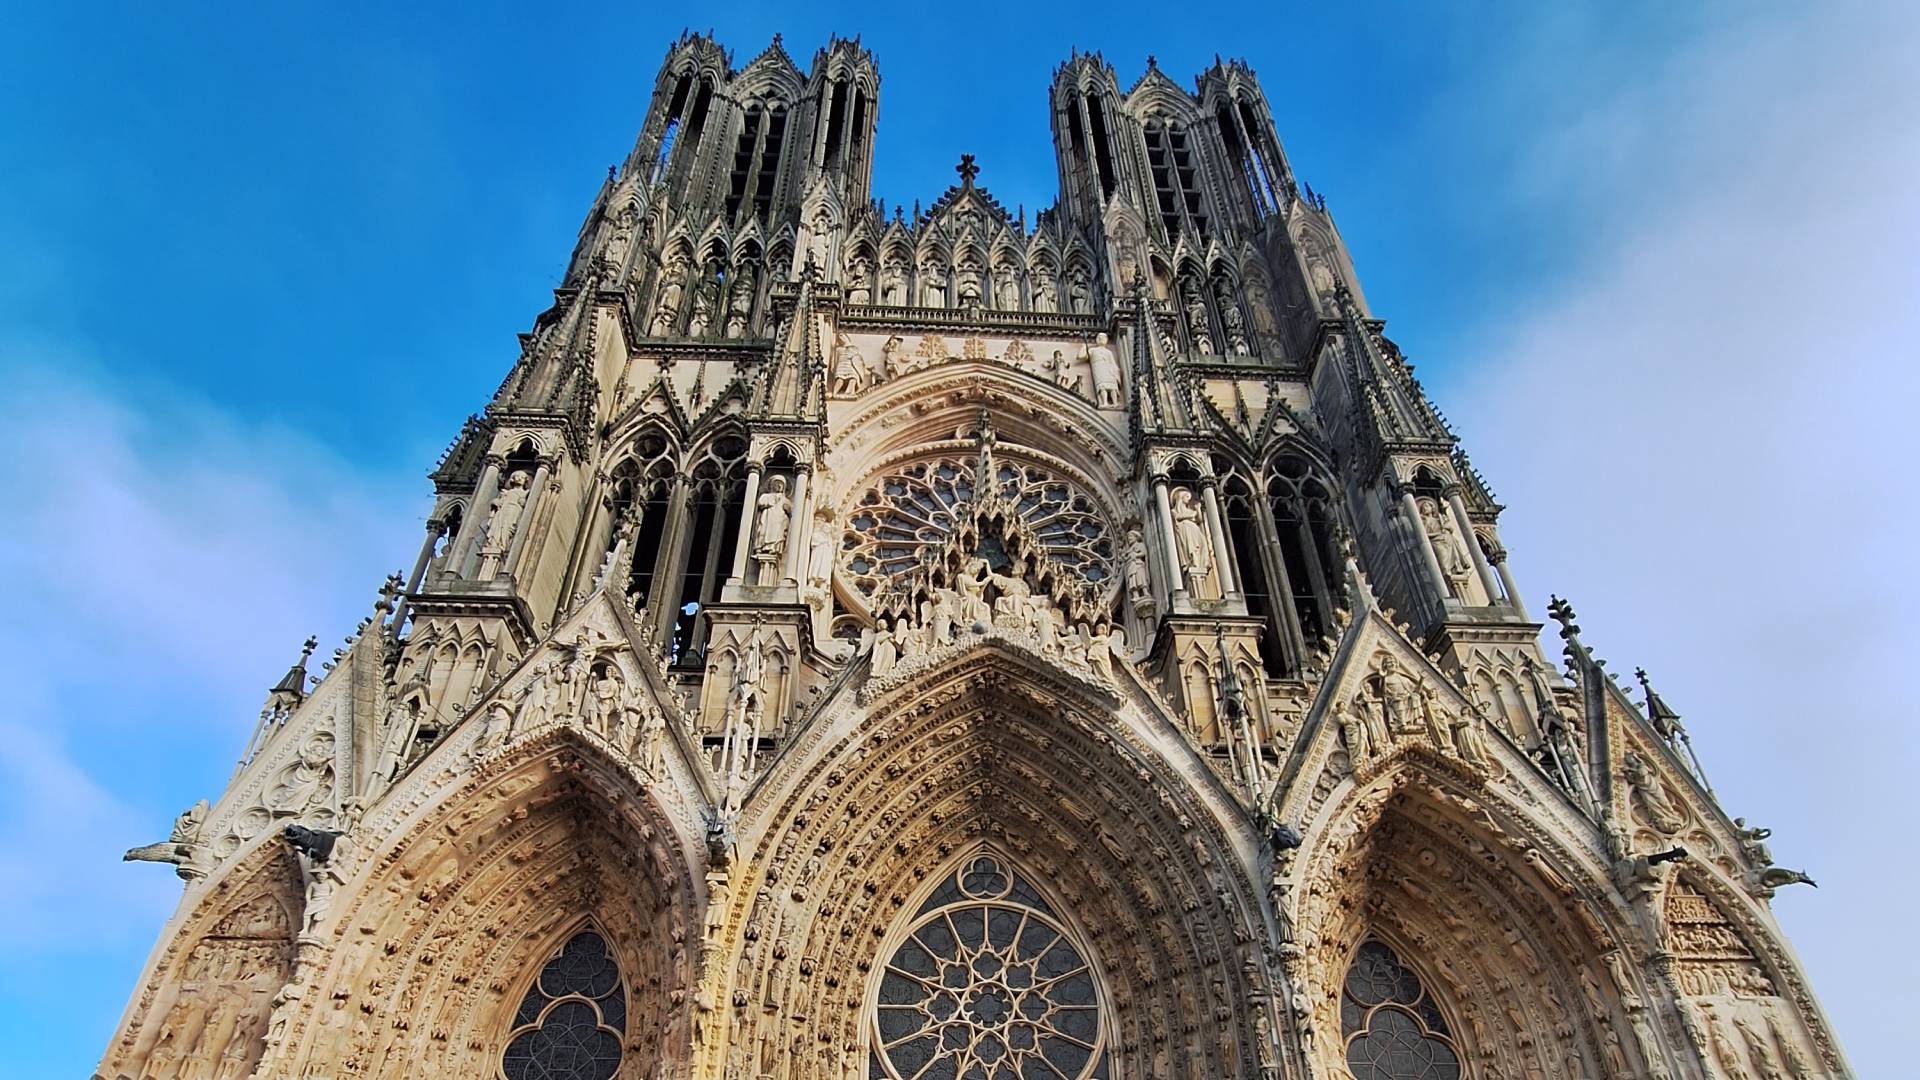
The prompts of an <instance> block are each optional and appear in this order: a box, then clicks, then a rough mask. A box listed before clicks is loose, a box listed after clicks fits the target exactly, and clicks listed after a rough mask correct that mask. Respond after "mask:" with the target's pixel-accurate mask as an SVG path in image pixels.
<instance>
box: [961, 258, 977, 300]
mask: <svg viewBox="0 0 1920 1080" xmlns="http://www.w3.org/2000/svg"><path fill="white" fill-rule="evenodd" d="M958 292H959V294H960V306H961V307H975V306H978V305H979V303H980V271H979V270H977V269H975V268H973V267H971V266H963V267H961V268H960V278H959V288H958Z"/></svg>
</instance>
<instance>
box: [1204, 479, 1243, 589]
mask: <svg viewBox="0 0 1920 1080" xmlns="http://www.w3.org/2000/svg"><path fill="white" fill-rule="evenodd" d="M1200 501H1201V503H1202V504H1203V505H1204V508H1205V509H1206V512H1207V539H1209V540H1211V541H1213V564H1214V566H1215V567H1216V568H1217V569H1216V572H1217V573H1218V574H1219V576H1220V596H1221V597H1222V598H1223V599H1224V598H1226V597H1230V596H1233V595H1235V594H1237V593H1238V592H1239V591H1240V584H1239V583H1238V582H1236V581H1235V580H1234V577H1233V559H1232V558H1231V557H1229V551H1228V548H1227V530H1226V528H1225V527H1224V526H1223V525H1222V524H1221V522H1220V495H1219V492H1218V491H1216V490H1215V484H1214V481H1213V479H1212V478H1211V477H1209V478H1208V479H1206V480H1203V481H1201V482H1200Z"/></svg>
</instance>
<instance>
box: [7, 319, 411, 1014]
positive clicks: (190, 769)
mask: <svg viewBox="0 0 1920 1080" xmlns="http://www.w3.org/2000/svg"><path fill="white" fill-rule="evenodd" d="M5 351H6V352H7V354H8V355H9V356H10V357H11V358H13V363H14V364H16V365H19V367H18V369H17V370H15V371H14V372H11V373H10V374H9V377H8V378H9V386H10V387H11V388H12V389H13V390H14V391H16V392H15V393H13V394H12V395H11V396H9V397H8V398H7V399H5V401H4V402H0V426H4V428H5V429H6V430H7V431H8V433H9V436H10V444H11V445H14V446H16V447H20V448H23V450H24V453H20V454H17V455H16V457H15V458H14V460H13V462H12V464H13V466H14V467H13V469H12V470H11V472H12V475H13V476H14V478H15V480H16V482H15V483H14V484H13V485H11V490H10V491H9V493H8V494H7V495H6V500H7V504H8V511H7V519H8V525H7V528H6V530H5V531H4V533H0V574H3V575H4V577H5V580H6V581H7V582H8V584H9V588H10V591H11V593H12V603H11V604H10V607H11V608H12V610H13V612H14V614H13V616H12V617H10V618H9V619H7V620H5V621H4V623H3V624H0V685H5V686H6V687H7V689H8V700H9V705H10V708H9V709H8V710H7V711H6V712H5V713H4V714H0V781H3V782H4V787H3V788H0V832H3V833H4V835H6V836H7V837H8V843H7V845H6V850H5V852H4V853H0V911H4V912H5V917H4V918H0V945H5V946H7V947H9V948H14V949H21V948H29V949H31V948H34V947H35V946H36V943H38V945H39V947H45V948H58V947H60V942H61V941H62V940H63V937H65V935H70V934H71V933H74V932H79V931H80V929H81V928H82V927H84V928H85V931H84V932H85V933H86V934H88V935H90V936H92V939H93V940H94V941H95V942H96V943H106V942H113V941H119V940H124V942H125V943H126V945H127V948H128V950H129V951H128V953H127V958H128V959H129V960H130V961H131V962H132V963H135V964H137V962H138V959H139V957H140V956H141V955H143V954H144V950H145V948H146V947H147V946H148V945H150V944H151V941H152V936H153V933H154V932H155V931H156V930H157V929H158V924H159V921H160V919H162V918H164V916H165V914H166V912H167V911H168V910H169V909H170V907H171V905H172V903H173V902H174V899H175V898H176V897H177V894H178V889H179V886H178V882H177V881H175V880H174V878H173V877H172V875H170V874H169V873H167V872H166V871H165V869H164V868H160V867H153V866H123V865H122V864H121V863H120V861H119V859H120V854H121V852H123V851H124V850H125V849H126V848H128V847H132V846H135V845H138V844H142V843H147V842H150V841H153V840H157V839H161V838H163V837H164V836H165V835H166V831H167V828H168V826H169V825H170V824H171V821H172V817H173V814H175V813H177V812H178V810H179V809H180V808H181V807H184V806H186V805H187V804H189V803H191V802H193V801H194V800H195V799H199V798H203V797H205V798H213V797H216V796H217V795H218V794H219V790H220V788H221V787H222V786H223V785H224V783H225V781H226V778H227V772H228V770H229V769H230V768H231V767H232V760H233V755H235V754H237V753H238V751H239V749H240V743H241V742H242V741H243V740H244V739H245V737H246V735H247V733H248V731H249V730H250V729H251V725H252V714H253V713H254V711H255V710H257V709H258V708H259V704H260V701H261V699H262V698H263V697H264V696H265V690H266V688H267V687H268V686H269V685H271V684H272V683H273V682H274V681H275V680H277V679H278V677H279V676H280V674H281V673H282V672H284V671H285V670H286V665H287V664H288V662H290V661H291V660H292V659H293V658H294V656H295V655H296V654H297V651H298V648H299V642H300V640H301V639H302V638H304V637H305V636H306V635H307V634H308V633H315V632H318V633H320V634H321V636H322V639H323V641H325V642H327V643H328V644H326V645H324V646H323V648H322V650H321V653H320V656H319V657H316V661H317V660H318V659H321V658H324V657H325V656H327V655H329V654H330V652H331V648H332V644H334V643H337V642H339V640H340V638H341V637H342V636H343V635H344V634H345V633H346V632H347V631H348V630H350V629H351V628H352V626H353V624H354V623H355V622H357V621H358V620H359V618H361V617H362V616H363V615H365V614H369V613H371V604H372V601H373V598H374V591H375V589H376V587H377V585H378V583H379V580H380V578H381V577H382V576H383V575H384V574H385V573H387V572H389V571H390V570H392V569H393V568H395V567H396V566H397V565H398V563H399V562H400V561H402V560H404V559H406V557H407V555H408V553H409V548H410V546H411V545H413V544H417V543H418V533H417V531H416V530H417V528H418V526H417V525H415V524H414V522H415V520H416V518H417V516H418V515H419V514H420V513H421V512H422V511H423V509H424V507H423V506H422V505H421V500H422V498H423V497H424V495H425V492H424V490H423V487H422V486H421V485H419V483H418V481H417V480H416V479H414V478H413V477H412V476H391V475H372V474H367V473H364V472H362V471H360V470H357V469H356V468H354V467H352V466H351V465H349V464H347V463H346V462H344V461H342V460H341V459H340V458H339V457H337V456H336V455H334V454H332V453H330V452H329V451H328V450H327V449H326V448H324V447H320V446H317V445H315V444H313V443H312V442H311V441H309V440H306V439H304V438H301V437H300V436H299V435H298V433H295V432H291V431H287V430H282V429H275V428H271V427H260V426H251V425H249V424H247V423H244V422H242V421H240V420H238V419H236V418H234V417H231V416H229V415H226V414H224V413H222V412H221V411H220V410H219V409H217V408H215V407H214V406H212V405H210V404H208V403H206V402H204V401H199V400H195V399H192V398H189V397H183V396H181V395H179V394H177V393H173V392H170V391H169V390H167V389H166V388H164V387H156V386H139V385H137V384H135V383H133V382H131V381H129V380H126V379H120V380H115V381H111V382H110V381H108V380H107V379H106V378H104V377H103V376H102V375H100V374H99V373H98V372H97V371H96V370H95V369H92V368H91V367H90V366H88V365H87V364H85V363H83V362H77V361H76V358H75V357H74V356H72V355H71V354H68V353H66V352H64V351H62V350H60V349H59V348H57V347H54V346H50V345H47V344H45V343H40V342H20V343H15V347H13V348H9V349H7V350H5ZM314 670H315V673H318V666H317V663H316V666H315V668H314ZM102 939H104V941H103V940H102ZM127 974H128V975H129V976H130V974H131V971H129V972H128V973H127Z"/></svg>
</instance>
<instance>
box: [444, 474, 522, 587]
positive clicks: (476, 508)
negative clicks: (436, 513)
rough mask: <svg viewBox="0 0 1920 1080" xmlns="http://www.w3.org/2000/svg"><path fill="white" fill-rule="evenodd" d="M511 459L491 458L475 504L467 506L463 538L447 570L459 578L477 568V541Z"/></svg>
mask: <svg viewBox="0 0 1920 1080" xmlns="http://www.w3.org/2000/svg"><path fill="white" fill-rule="evenodd" d="M506 463H507V459H506V458H503V457H501V456H500V455H498V454H489V455H487V467H486V468H485V469H484V470H482V471H481V473H480V486H479V487H476V488H474V490H473V502H471V503H469V504H468V505H467V516H466V518H465V519H464V522H463V524H462V525H461V528H460V538H459V540H458V541H457V547H456V549H455V551H454V553H453V554H452V555H451V556H449V557H448V558H447V570H448V571H449V572H451V573H452V574H453V576H455V577H460V578H464V577H471V576H472V575H473V567H472V566H471V565H470V563H471V561H472V559H473V549H474V538H475V537H477V536H479V535H480V530H481V529H482V528H485V527H486V525H487V509H488V508H489V507H491V506H492V505H493V497H494V496H495V495H498V494H500V467H501V466H503V465H505V464H506Z"/></svg>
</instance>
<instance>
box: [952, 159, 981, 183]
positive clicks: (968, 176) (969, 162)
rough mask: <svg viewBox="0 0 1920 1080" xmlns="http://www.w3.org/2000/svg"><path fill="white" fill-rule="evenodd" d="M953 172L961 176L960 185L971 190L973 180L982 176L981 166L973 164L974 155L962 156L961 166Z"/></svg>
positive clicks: (956, 167) (957, 166) (955, 167)
mask: <svg viewBox="0 0 1920 1080" xmlns="http://www.w3.org/2000/svg"><path fill="white" fill-rule="evenodd" d="M953 171H954V172H957V173H959V174H960V183H961V184H962V185H964V186H966V187H969V188H970V187H972V186H973V178H974V177H976V176H979V175H980V166H978V165H975V164H974V163H973V155H972V154H961V155H960V164H958V165H956V166H954V168H953Z"/></svg>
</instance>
